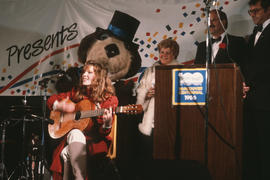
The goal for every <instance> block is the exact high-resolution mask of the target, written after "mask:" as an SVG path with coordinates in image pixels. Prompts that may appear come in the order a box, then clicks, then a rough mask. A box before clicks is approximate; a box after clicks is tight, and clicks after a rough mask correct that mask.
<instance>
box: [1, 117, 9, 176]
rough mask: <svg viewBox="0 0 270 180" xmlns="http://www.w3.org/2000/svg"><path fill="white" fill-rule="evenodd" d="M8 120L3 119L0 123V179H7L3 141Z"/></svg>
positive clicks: (4, 140) (4, 141)
mask: <svg viewBox="0 0 270 180" xmlns="http://www.w3.org/2000/svg"><path fill="white" fill-rule="evenodd" d="M7 124H8V121H6V120H4V121H2V122H1V123H0V128H1V129H2V136H1V137H2V138H1V161H0V179H1V180H4V179H7V177H8V174H7V170H6V166H5V163H4V162H5V161H4V157H5V156H4V154H5V143H6V125H7Z"/></svg>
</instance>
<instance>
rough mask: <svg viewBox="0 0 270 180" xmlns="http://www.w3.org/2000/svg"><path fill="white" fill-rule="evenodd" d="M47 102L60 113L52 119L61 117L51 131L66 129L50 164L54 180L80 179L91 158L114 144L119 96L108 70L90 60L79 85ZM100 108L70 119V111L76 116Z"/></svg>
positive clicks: (51, 108)
mask: <svg viewBox="0 0 270 180" xmlns="http://www.w3.org/2000/svg"><path fill="white" fill-rule="evenodd" d="M47 105H48V107H49V109H50V110H52V111H55V112H57V113H55V114H56V115H55V116H57V117H54V118H52V119H55V118H56V119H59V122H57V123H56V122H55V123H56V125H55V126H53V128H51V132H52V131H54V130H55V132H57V133H58V132H61V131H62V130H63V131H62V132H64V138H63V141H62V142H61V143H60V144H59V145H58V146H57V148H56V149H55V150H54V153H53V160H52V164H51V167H50V169H51V170H52V172H53V179H54V180H57V179H62V178H63V179H69V177H72V176H73V177H74V178H75V179H76V180H83V179H85V178H86V177H87V172H88V170H87V168H89V167H90V166H89V161H87V160H89V156H90V157H91V156H93V155H96V154H102V153H104V154H106V153H107V151H108V148H109V145H110V143H111V139H110V138H109V137H108V135H109V133H110V131H111V127H112V123H113V122H114V116H113V108H115V107H117V105H118V99H117V97H116V96H115V93H114V88H113V86H112V83H111V80H110V79H109V77H108V71H107V70H106V69H104V68H103V66H102V65H100V64H97V63H94V62H92V61H87V62H86V64H85V66H84V68H83V72H82V74H81V78H80V83H79V85H78V87H75V88H73V89H72V90H71V91H70V92H65V93H60V94H57V95H52V96H51V97H50V98H49V99H48V101H47ZM100 108H102V109H103V111H102V115H101V116H97V117H93V118H84V119H80V118H79V120H78V118H76V117H75V118H71V119H72V120H70V121H66V119H68V118H66V117H67V116H69V114H71V115H72V114H73V115H74V113H73V112H76V111H79V110H93V109H94V110H95V109H100ZM63 114H65V116H63ZM76 116H77V113H76ZM63 117H65V118H63ZM77 121H78V123H77ZM71 124H72V125H71ZM65 132H67V133H66V134H65ZM57 133H55V134H56V135H57ZM90 163H91V162H90ZM87 166H88V167H87Z"/></svg>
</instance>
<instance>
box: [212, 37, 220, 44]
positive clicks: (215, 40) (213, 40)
mask: <svg viewBox="0 0 270 180" xmlns="http://www.w3.org/2000/svg"><path fill="white" fill-rule="evenodd" d="M220 40H221V36H220V37H219V38H217V39H214V38H211V41H212V43H213V44H214V43H216V42H219V41H220Z"/></svg>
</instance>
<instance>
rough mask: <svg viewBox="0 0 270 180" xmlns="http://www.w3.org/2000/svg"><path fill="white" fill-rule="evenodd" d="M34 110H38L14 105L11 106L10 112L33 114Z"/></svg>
mask: <svg viewBox="0 0 270 180" xmlns="http://www.w3.org/2000/svg"><path fill="white" fill-rule="evenodd" d="M34 109H38V108H36V107H33V106H28V105H12V106H9V111H10V112H31V111H32V110H34Z"/></svg>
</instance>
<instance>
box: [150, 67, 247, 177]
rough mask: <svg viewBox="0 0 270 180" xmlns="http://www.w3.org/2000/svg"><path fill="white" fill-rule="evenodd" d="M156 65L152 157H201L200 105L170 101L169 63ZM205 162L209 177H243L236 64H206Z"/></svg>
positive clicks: (202, 117) (202, 112)
mask: <svg viewBox="0 0 270 180" xmlns="http://www.w3.org/2000/svg"><path fill="white" fill-rule="evenodd" d="M174 68H185V69H188V68H205V65H176V66H157V67H156V80H155V87H156V89H155V91H156V92H155V128H154V147H153V148H154V149H153V156H154V159H167V160H179V159H180V160H181V159H182V160H196V161H198V162H200V163H201V164H204V162H205V154H204V153H205V140H206V139H205V112H206V106H204V105H176V106H173V105H172V83H173V82H172V81H173V80H172V69H174ZM208 72H209V74H208V78H209V86H208V87H209V91H208V92H209V94H208V122H209V126H208V136H207V155H208V156H207V164H205V165H206V166H207V168H208V170H209V172H210V174H211V177H212V179H213V180H228V179H230V180H240V179H241V178H242V129H243V116H242V115H243V107H242V106H243V98H242V76H241V73H240V70H239V69H238V67H237V66H236V65H235V64H216V65H209V71H208Z"/></svg>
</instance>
